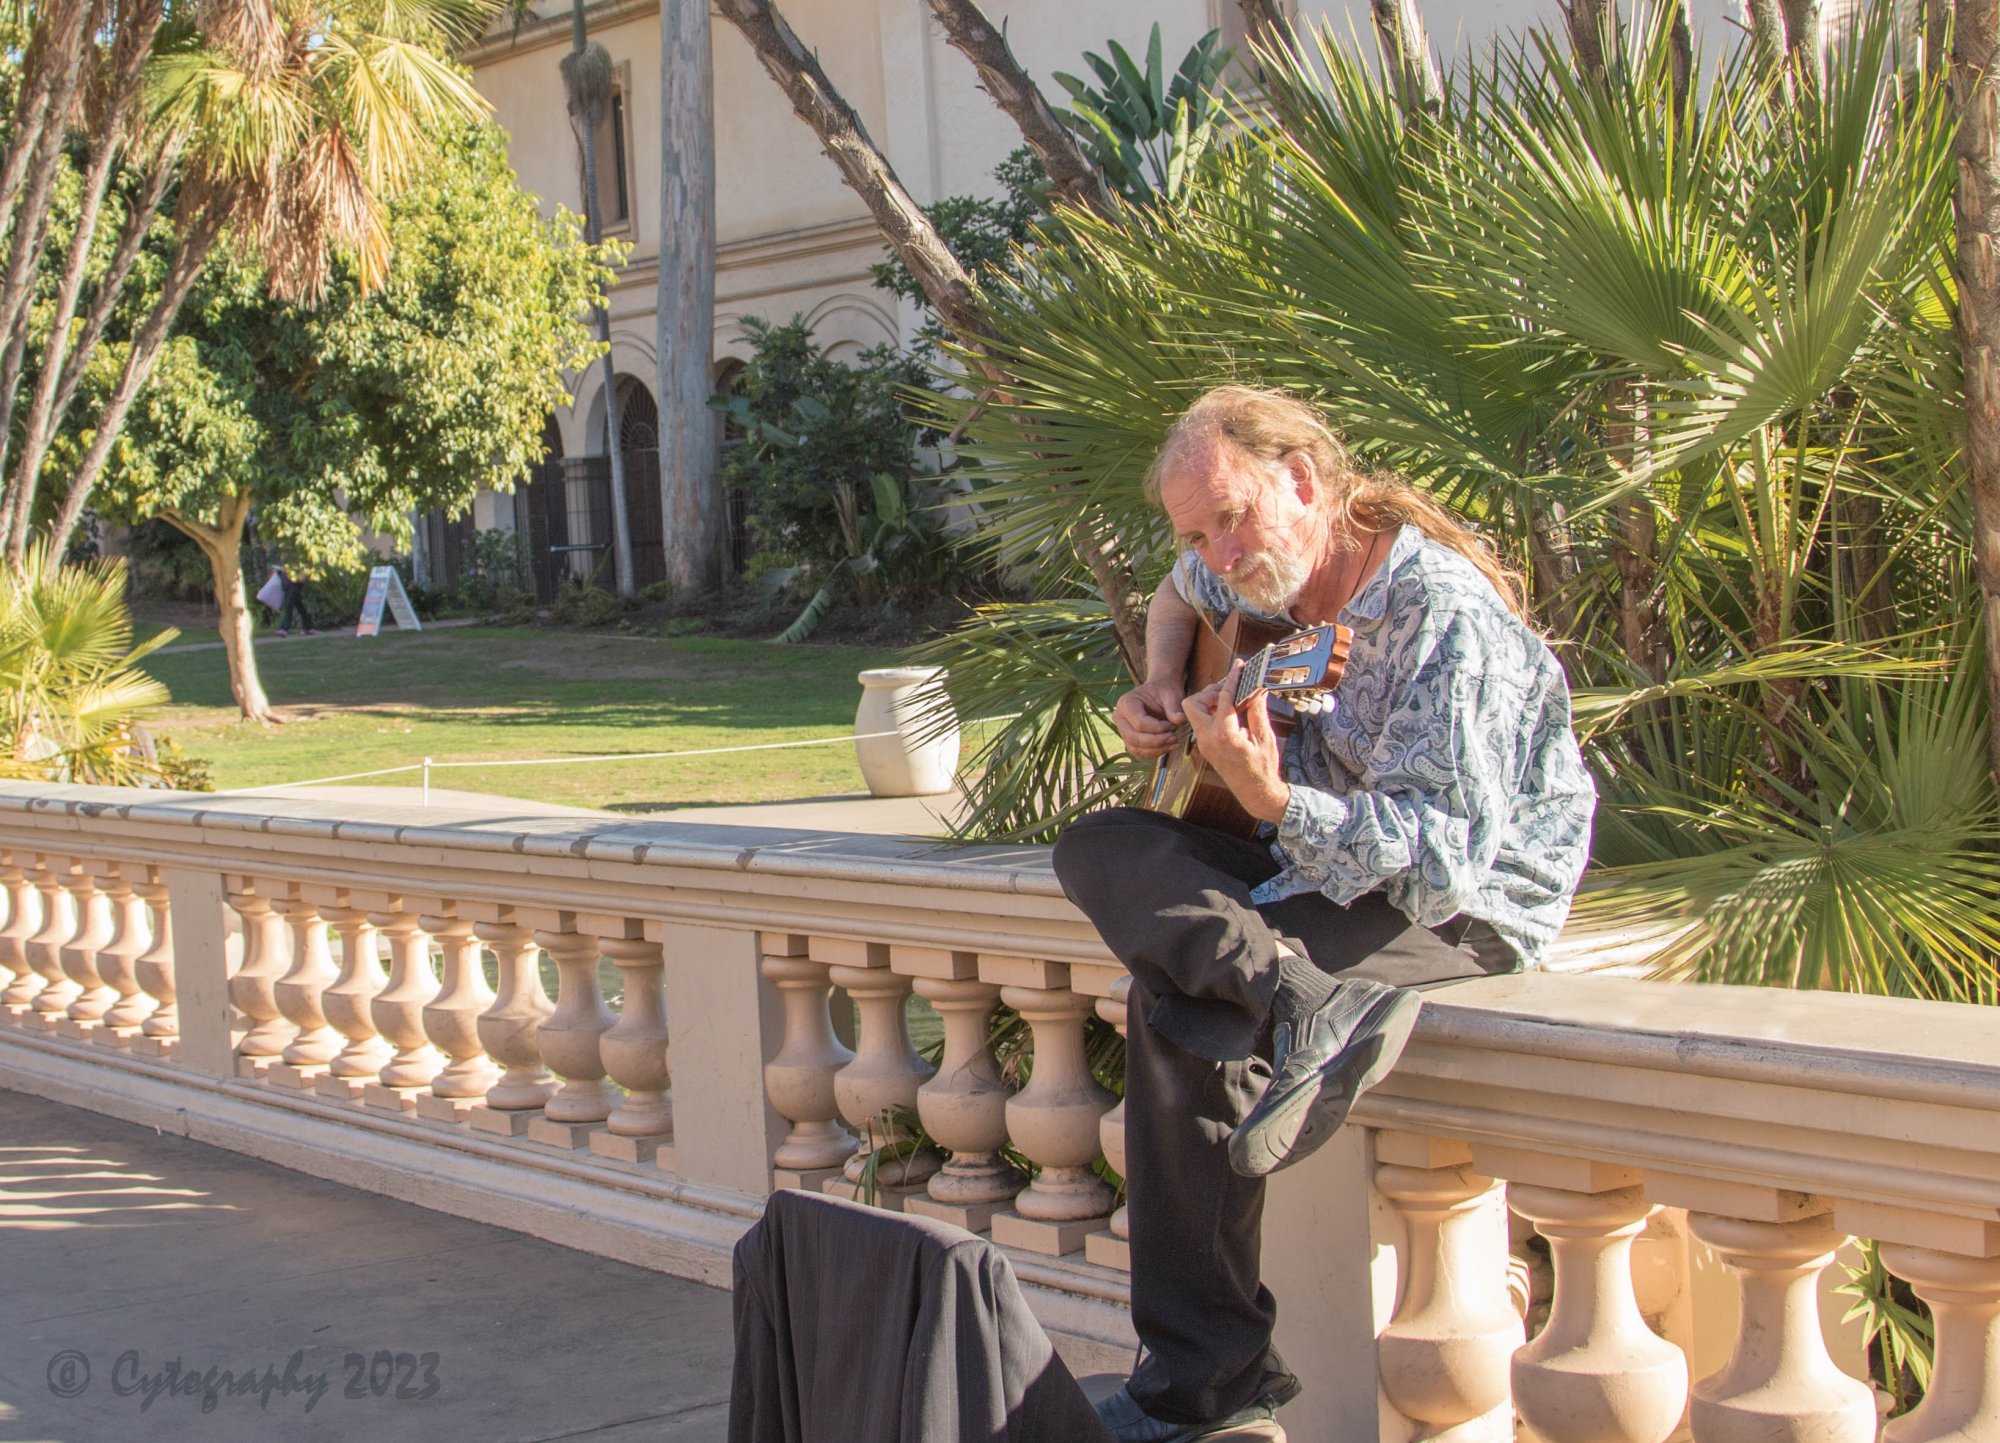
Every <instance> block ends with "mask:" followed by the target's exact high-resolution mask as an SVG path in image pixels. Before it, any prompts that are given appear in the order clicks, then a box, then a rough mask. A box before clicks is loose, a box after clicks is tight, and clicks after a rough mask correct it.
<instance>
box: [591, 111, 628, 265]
mask: <svg viewBox="0 0 2000 1443" xmlns="http://www.w3.org/2000/svg"><path fill="white" fill-rule="evenodd" d="M596 141H597V220H598V224H599V225H600V226H601V227H603V228H604V229H605V230H607V231H609V230H616V229H617V228H618V227H619V226H622V225H624V224H626V223H627V222H629V221H630V220H631V219H632V200H631V194H632V192H631V182H630V179H629V176H628V173H627V170H626V161H625V92H624V90H623V89H622V88H619V89H615V90H613V91H612V92H611V103H610V104H609V105H607V106H605V107H604V112H603V114H602V116H601V117H600V118H599V120H598V123H597V136H596Z"/></svg>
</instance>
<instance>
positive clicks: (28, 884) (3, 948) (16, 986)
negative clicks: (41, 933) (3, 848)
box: [0, 852, 49, 1022]
mask: <svg viewBox="0 0 2000 1443" xmlns="http://www.w3.org/2000/svg"><path fill="white" fill-rule="evenodd" d="M0 887H4V888H5V889H6V892H7V925H6V926H5V927H0V965H4V966H5V967H6V968H7V970H8V971H9V972H11V973H13V980H12V981H10V982H9V983H8V984H7V986H6V989H5V990H4V991H0V1016H4V1017H5V1019H6V1020H7V1021H9V1022H18V1021H19V1020H20V1019H21V1017H22V1016H23V1015H24V1014H25V1013H26V1012H27V1011H28V1010H29V1008H30V1007H31V1006H32V1004H33V1003H34V1000H35V997H36V995H37V994H39V993H40V992H41V990H42V989H43V988H44V987H46V986H48V985H49V984H48V981H47V980H46V979H45V978H44V977H43V976H42V974H41V973H39V972H37V971H36V970H35V969H34V968H33V967H31V966H30V965H29V964H28V949H27V945H26V944H27V941H28V938H29V937H31V936H33V935H34V933H35V932H36V930H37V929H38V928H39V927H40V925H41V908H40V894H39V893H37V892H36V890H35V885H34V882H33V881H32V880H31V873H30V872H29V871H28V870H27V869H26V868H25V867H23V865H22V863H21V859H20V857H19V856H18V855H16V854H15V853H13V852H9V853H7V854H6V857H5V860H4V861H0Z"/></svg>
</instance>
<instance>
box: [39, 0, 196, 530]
mask: <svg viewBox="0 0 2000 1443" xmlns="http://www.w3.org/2000/svg"><path fill="white" fill-rule="evenodd" d="M164 18H165V16H164V14H163V13H162V12H161V11H159V10H157V9H155V10H153V11H151V12H149V13H142V14H140V15H137V16H134V17H133V18H132V19H131V20H130V21H129V23H128V24H127V25H126V26H124V27H123V28H121V29H120V30H119V32H118V38H117V41H116V43H115V48H114V51H113V56H112V73H111V77H110V79H111V84H110V91H109V95H108V98H107V100H106V103H105V105H104V108H103V110H102V113H101V114H100V116H99V117H98V120H97V125H96V129H97V132H98V141H97V148H96V151H95V152H94V153H93V154H92V156H91V158H90V165H89V168H88V169H87V170H86V171H85V173H84V180H83V196H82V201H81V204H80V205H79V207H78V210H77V216H76V222H75V224H76V230H75V233H74V234H73V235H72V236H71V237H70V247H69V254H68V256H67V257H66V260H65V264H64V267H63V275H62V280H61V282H60V283H59V285H58V286H57V289H56V297H55V305H54V310H53V314H52V317H51V319H50V321H49V323H48V324H49V339H48V342H47V344H46V346H45V348H44V350H43V352H42V359H41V364H40V366H39V368H38V373H37V375H36V378H35V393H34V396H33V399H32V400H31V401H30V403H29V406H28V415H27V419H26V421H25V422H24V423H23V425H22V428H21V433H22V442H21V459H20V472H21V475H22V476H23V478H34V477H38V476H39V475H40V474H41V469H42V462H43V460H44V458H45V457H46V456H47V455H48V450H49V447H50V445H52V444H53V442H54V440H55V430H56V428H55V424H54V422H55V421H56V420H57V419H58V418H57V414H56V397H57V393H58V390H59V388H60V386H61V383H62V379H63V374H64V370H65V365H64V363H65V361H66V360H67V359H68V352H69V342H70V323H71V322H72V321H74V320H75V318H76V307H77V300H78V298H79V297H80V296H81V295H82V293H83V283H84V273H85V270H86V268H87V266H88V264H89V261H90V253H91V248H92V243H93V241H94V240H95V238H96V233H97V220H98V215H99V213H100V212H101V211H102V209H103V206H104V194H105V191H106V189H107V188H108V187H109V185H110V181H111V173H112V171H113V170H114V169H115V168H116V166H117V163H118V161H119V158H120V156H121V155H122V154H123V153H124V150H125V142H126V139H127V136H126V128H127V126H128V124H129V123H130V121H131V118H132V111H133V109H134V107H135V106H136V105H137V103H138V100H139V92H140V77H141V73H142V68H143V66H144V64H145V62H146V58H147V56H148V55H149V54H150V53H151V51H152V47H153V36H154V35H155V33H157V32H158V30H159V28H160V24H161V22H162V20H164ZM150 189H151V187H149V190H150ZM134 249H135V251H136V245H135V247H134ZM105 279H106V281H107V283H110V285H111V288H112V289H113V290H115V289H116V288H117V286H118V285H119V284H122V282H123V279H124V277H123V276H122V275H119V276H118V278H117V281H115V282H113V281H112V279H111V277H110V276H107V277H106V278H105ZM5 379H6V382H7V384H6V386H5V388H4V389H0V474H4V472H5V469H6V455H7V444H8V442H9V441H10V440H11V439H12V435H13V429H14V427H13V417H14V406H15V403H16V399H17V395H16V392H17V385H16V382H17V381H18V372H15V373H14V374H10V375H8V376H7V377H6V378H5ZM29 484H30V486H32V484H33V482H32V481H30V483H29ZM4 521H5V530H4V533H0V537H4V534H5V533H11V531H12V529H13V527H14V526H15V524H16V523H17V521H18V522H19V524H21V525H23V526H25V525H26V524H27V522H26V519H25V518H20V517H17V516H16V515H15V514H14V512H12V511H11V510H10V511H8V512H6V514H5V518H4Z"/></svg>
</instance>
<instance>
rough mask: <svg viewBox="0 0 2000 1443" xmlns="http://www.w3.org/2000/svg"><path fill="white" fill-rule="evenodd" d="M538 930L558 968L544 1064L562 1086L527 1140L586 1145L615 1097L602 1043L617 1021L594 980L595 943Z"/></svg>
mask: <svg viewBox="0 0 2000 1443" xmlns="http://www.w3.org/2000/svg"><path fill="white" fill-rule="evenodd" d="M568 916H569V914H567V913H565V914H563V918H564V925H563V926H562V927H561V929H560V930H553V931H551V930H539V931H537V932H536V933H535V940H536V941H537V942H539V943H541V944H542V950H543V951H545V952H547V953H548V954H549V956H550V957H551V958H552V959H554V961H555V964H556V1010H555V1011H554V1012H553V1013H552V1014H550V1016H549V1020H548V1021H546V1022H544V1023H543V1024H542V1028H541V1032H540V1033H539V1034H538V1035H539V1037H540V1039H541V1047H542V1060H543V1061H544V1062H546V1063H547V1064H548V1065H549V1070H550V1071H551V1072H553V1073H555V1074H556V1076H558V1077H560V1078H562V1079H563V1085H562V1086H561V1087H559V1088H557V1089H556V1094H555V1096H554V1097H551V1098H550V1099H549V1100H548V1102H547V1103H546V1104H544V1105H543V1107H542V1115H541V1116H540V1117H538V1118H535V1119H534V1120H533V1121H532V1122H530V1123H529V1124H528V1138H529V1140H530V1141H531V1142H545V1143H548V1144H549V1145H550V1146H551V1147H570V1148H578V1147H588V1146H589V1145H590V1134H591V1133H593V1132H595V1131H597V1130H598V1128H599V1127H600V1126H601V1125H602V1124H603V1122H604V1119H605V1118H607V1117H609V1116H611V1109H612V1107H613V1106H614V1105H615V1104H616V1102H617V1097H616V1096H615V1094H614V1093H613V1092H612V1090H611V1088H609V1087H608V1086H606V1085H605V1082H604V1053H603V1051H602V1048H601V1046H600V1041H601V1039H602V1038H603V1036H604V1034H605V1033H606V1032H609V1031H610V1030H611V1025H612V1024H613V1023H614V1022H616V1021H617V1020H618V1019H617V1018H615V1017H613V1016H612V1015H611V1009H610V1008H609V1007H606V1006H605V1005H604V989H603V988H602V987H601V986H600V985H599V983H598V980H597V956H598V954H597V939H596V938H595V937H589V936H585V935H584V934H583V933H581V932H577V931H575V930H573V928H572V927H571V925H570V924H569V922H568Z"/></svg>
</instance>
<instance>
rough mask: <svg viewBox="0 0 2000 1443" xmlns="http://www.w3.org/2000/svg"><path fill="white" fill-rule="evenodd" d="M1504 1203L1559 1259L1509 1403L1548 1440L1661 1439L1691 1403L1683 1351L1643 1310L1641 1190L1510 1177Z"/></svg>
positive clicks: (1518, 1360)
mask: <svg viewBox="0 0 2000 1443" xmlns="http://www.w3.org/2000/svg"><path fill="white" fill-rule="evenodd" d="M1507 1200H1508V1203H1509V1204H1510V1205H1511V1206H1512V1207H1513V1209H1514V1211H1515V1212H1517V1213H1519V1214H1520V1215H1521V1216H1522V1217H1524V1218H1527V1219H1529V1220H1530V1221H1531V1222H1533V1223H1534V1224H1535V1227H1536V1229H1537V1230H1538V1231H1540V1233H1541V1234H1542V1236H1543V1237H1545V1238H1547V1239H1548V1240H1549V1249H1550V1252H1551V1253H1552V1255H1553V1257H1554V1262H1555V1298H1554V1301H1553V1303H1552V1305H1551V1307H1550V1311H1549V1321H1548V1324H1547V1326H1546V1327H1544V1328H1543V1329H1542V1331H1541V1332H1540V1333H1539V1334H1537V1335H1536V1337H1535V1339H1534V1341H1533V1342H1531V1343H1529V1344H1528V1346H1527V1347H1525V1348H1523V1349H1521V1351H1520V1352H1518V1353H1516V1354H1515V1355H1514V1370H1513V1379H1514V1406H1515V1407H1516V1409H1518V1410H1519V1412H1520V1414H1521V1418H1522V1420H1523V1421H1524V1422H1526V1423H1527V1424H1528V1426H1529V1427H1531V1428H1533V1429H1534V1430H1535V1433H1536V1436H1538V1437H1540V1438H1542V1439H1543V1440H1545V1443H1665V1440H1666V1438H1668V1437H1669V1436H1670V1435H1671V1434H1672V1433H1673V1431H1674V1429H1675V1428H1677V1427H1679V1426H1680V1421H1681V1414H1682V1412H1683V1411H1684V1410H1685V1408H1686V1406H1687V1391H1688V1368H1687V1358H1686V1355H1684V1354H1683V1353H1682V1352H1681V1350H1680V1349H1679V1348H1676V1347H1675V1346H1674V1345H1673V1344H1672V1343H1669V1342H1667V1341H1666V1340H1665V1339H1663V1338H1661V1337H1659V1336H1657V1335H1656V1334H1655V1333H1654V1332H1653V1331H1652V1330H1651V1329H1650V1328H1648V1327H1647V1326H1646V1322H1645V1319H1644V1318H1643V1317H1641V1316H1640V1313H1639V1302H1638V1298H1637V1295H1636V1294H1635V1292H1634V1290H1633V1286H1632V1244H1633V1241H1634V1240H1635V1239H1636V1238H1637V1237H1638V1236H1639V1234H1640V1233H1641V1232H1643V1231H1644V1230H1645V1227H1646V1217H1647V1214H1648V1213H1649V1212H1650V1211H1651V1209H1650V1208H1649V1207H1648V1206H1647V1203H1646V1197H1645V1192H1644V1190H1643V1189H1642V1188H1638V1187H1625V1188H1617V1189H1614V1190H1610V1191H1605V1192H1597V1193H1586V1192H1571V1191H1569V1190H1567V1189H1563V1188H1553V1187H1531V1186H1528V1185H1526V1184H1524V1183H1519V1182H1516V1183H1513V1184H1511V1185H1510V1186H1509V1187H1508V1189H1507Z"/></svg>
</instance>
